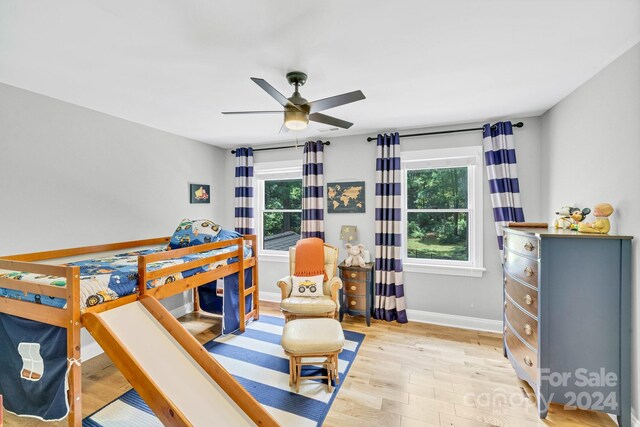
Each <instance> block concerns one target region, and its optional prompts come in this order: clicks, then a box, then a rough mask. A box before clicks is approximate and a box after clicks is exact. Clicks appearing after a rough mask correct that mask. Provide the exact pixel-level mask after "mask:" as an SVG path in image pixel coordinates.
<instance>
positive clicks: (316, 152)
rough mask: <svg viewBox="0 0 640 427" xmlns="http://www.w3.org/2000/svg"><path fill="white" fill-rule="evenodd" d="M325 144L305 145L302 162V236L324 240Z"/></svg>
mask: <svg viewBox="0 0 640 427" xmlns="http://www.w3.org/2000/svg"><path fill="white" fill-rule="evenodd" d="M323 156H324V144H323V143H322V141H315V142H314V141H309V142H307V143H306V144H305V145H304V159H303V163H302V233H301V234H302V238H303V239H306V238H307V237H318V238H320V239H322V240H323V241H324V171H323V169H324V165H323Z"/></svg>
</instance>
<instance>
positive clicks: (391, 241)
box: [373, 133, 407, 323]
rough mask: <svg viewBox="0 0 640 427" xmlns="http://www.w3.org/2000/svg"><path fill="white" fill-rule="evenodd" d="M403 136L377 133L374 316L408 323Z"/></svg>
mask: <svg viewBox="0 0 640 427" xmlns="http://www.w3.org/2000/svg"><path fill="white" fill-rule="evenodd" d="M401 182H402V181H401V170H400V137H399V135H398V134H397V133H394V134H393V135H387V134H385V135H384V136H383V135H378V146H377V158H376V266H375V269H376V272H375V280H376V289H375V291H376V292H375V293H376V295H375V308H374V314H373V317H374V318H376V319H382V320H386V321H392V320H397V321H398V322H399V323H407V310H406V305H405V298H404V283H403V278H402V276H403V275H402V224H401V220H402V215H401V212H402V210H401V209H402V207H401V200H400V196H401V194H402V192H401Z"/></svg>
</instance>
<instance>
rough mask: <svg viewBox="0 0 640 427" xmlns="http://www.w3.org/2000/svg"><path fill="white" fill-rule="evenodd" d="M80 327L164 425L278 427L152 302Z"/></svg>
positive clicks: (90, 317)
mask: <svg viewBox="0 0 640 427" xmlns="http://www.w3.org/2000/svg"><path fill="white" fill-rule="evenodd" d="M82 323H83V324H84V326H85V327H86V328H87V330H88V331H89V332H90V333H91V335H92V336H93V337H94V338H95V340H96V341H97V342H98V343H99V344H100V345H101V346H102V348H103V349H104V351H105V352H106V353H107V355H108V356H109V357H110V358H111V360H112V361H113V363H114V364H115V365H116V366H117V367H118V369H120V371H121V372H122V373H123V374H124V376H125V377H126V378H127V380H128V381H129V382H130V383H131V385H132V386H133V387H134V388H135V389H136V391H137V392H138V394H140V396H141V397H142V398H143V399H144V401H145V402H146V403H147V405H149V407H150V408H151V410H153V412H154V413H155V414H156V415H157V416H158V418H159V419H160V421H161V422H162V423H163V424H164V425H170V426H210V425H214V424H215V425H228V426H247V425H251V426H252V425H259V426H277V425H278V423H277V421H276V420H275V419H274V418H273V417H272V416H271V415H270V414H269V413H268V412H267V411H266V410H265V409H264V407H263V406H262V405H261V404H260V403H258V401H256V400H255V399H254V398H253V396H251V395H250V394H249V393H248V392H247V391H246V390H245V389H244V388H242V386H241V385H240V384H239V383H238V382H237V381H236V380H235V379H234V378H233V377H232V376H231V374H229V373H228V372H227V371H226V370H225V369H224V368H223V367H222V366H221V365H220V364H219V363H218V362H217V361H216V360H215V359H214V358H213V357H212V356H211V355H210V354H209V352H207V350H205V349H204V347H202V345H200V343H198V341H197V340H196V339H195V338H194V337H193V336H191V334H190V333H189V332H188V331H187V330H186V329H185V328H184V327H183V326H182V325H181V324H180V323H179V322H178V321H177V320H176V319H175V318H174V317H173V316H172V315H171V313H169V312H168V311H167V310H166V309H165V308H164V307H163V306H162V304H160V303H159V302H158V300H156V299H155V298H153V297H151V296H142V297H141V298H140V300H139V301H135V302H132V303H130V304H126V305H123V306H120V307H117V308H114V309H111V310H108V311H105V312H102V313H95V312H91V313H86V314H84V315H83V316H82Z"/></svg>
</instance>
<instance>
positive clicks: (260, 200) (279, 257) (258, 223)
mask: <svg viewBox="0 0 640 427" xmlns="http://www.w3.org/2000/svg"><path fill="white" fill-rule="evenodd" d="M253 176H254V179H255V185H256V188H255V190H256V192H255V197H254V199H253V200H254V207H253V211H254V212H255V213H256V215H255V218H254V223H255V228H256V231H257V233H256V235H257V236H256V237H257V244H258V256H259V257H260V260H261V261H269V262H283V263H288V262H289V252H288V251H274V250H265V249H263V244H262V235H263V234H264V232H263V230H262V207H263V206H264V181H265V180H269V179H302V161H300V160H286V161H278V162H262V163H255V164H254V165H253Z"/></svg>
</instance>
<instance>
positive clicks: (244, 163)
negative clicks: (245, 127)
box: [235, 147, 255, 234]
mask: <svg viewBox="0 0 640 427" xmlns="http://www.w3.org/2000/svg"><path fill="white" fill-rule="evenodd" d="M235 229H236V231H237V232H238V233H241V234H255V229H254V228H253V149H252V148H251V147H249V148H238V149H236V203H235Z"/></svg>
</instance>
